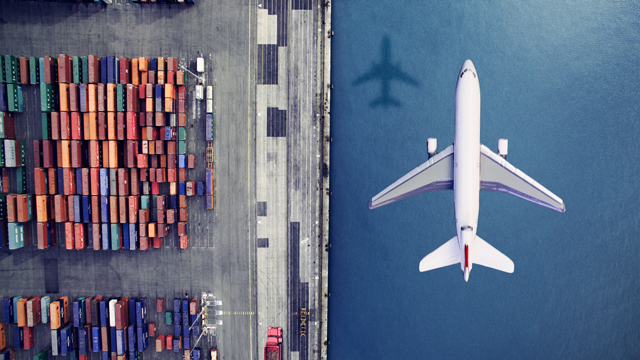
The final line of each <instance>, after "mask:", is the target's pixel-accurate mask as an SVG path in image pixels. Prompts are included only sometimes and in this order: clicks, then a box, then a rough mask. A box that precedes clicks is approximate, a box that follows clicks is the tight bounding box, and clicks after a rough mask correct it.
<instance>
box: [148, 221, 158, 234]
mask: <svg viewBox="0 0 640 360" xmlns="http://www.w3.org/2000/svg"><path fill="white" fill-rule="evenodd" d="M147 236H148V237H155V236H156V223H149V226H148V228H147Z"/></svg>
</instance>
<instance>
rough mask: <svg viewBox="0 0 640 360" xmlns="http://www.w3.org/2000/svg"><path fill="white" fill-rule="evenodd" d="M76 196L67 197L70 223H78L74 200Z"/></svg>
mask: <svg viewBox="0 0 640 360" xmlns="http://www.w3.org/2000/svg"><path fill="white" fill-rule="evenodd" d="M74 196H75V195H70V196H67V219H69V222H76V218H75V212H74V209H73V199H74Z"/></svg>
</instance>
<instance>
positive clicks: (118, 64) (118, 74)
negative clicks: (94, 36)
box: [114, 56, 120, 84]
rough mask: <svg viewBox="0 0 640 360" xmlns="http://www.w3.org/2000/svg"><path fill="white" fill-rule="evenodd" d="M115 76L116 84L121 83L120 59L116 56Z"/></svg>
mask: <svg viewBox="0 0 640 360" xmlns="http://www.w3.org/2000/svg"><path fill="white" fill-rule="evenodd" d="M115 62H116V63H115V74H114V75H115V78H116V82H115V83H116V84H119V83H120V59H119V58H118V57H117V56H116V57H115Z"/></svg>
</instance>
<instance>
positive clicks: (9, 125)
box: [4, 112, 16, 139]
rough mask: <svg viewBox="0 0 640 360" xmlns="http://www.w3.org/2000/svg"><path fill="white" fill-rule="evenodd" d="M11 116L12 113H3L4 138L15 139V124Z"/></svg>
mask: <svg viewBox="0 0 640 360" xmlns="http://www.w3.org/2000/svg"><path fill="white" fill-rule="evenodd" d="M15 122H16V121H15V119H14V117H13V113H10V112H5V113H4V138H5V139H15V138H16V124H15Z"/></svg>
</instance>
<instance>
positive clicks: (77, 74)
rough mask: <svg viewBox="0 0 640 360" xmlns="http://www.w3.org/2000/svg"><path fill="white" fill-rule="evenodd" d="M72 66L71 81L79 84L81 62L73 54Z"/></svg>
mask: <svg viewBox="0 0 640 360" xmlns="http://www.w3.org/2000/svg"><path fill="white" fill-rule="evenodd" d="M71 62H72V64H73V65H72V67H73V82H74V83H76V84H80V83H81V82H82V81H81V79H80V75H81V74H82V64H81V63H80V58H79V57H77V56H74V57H72V58H71Z"/></svg>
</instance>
